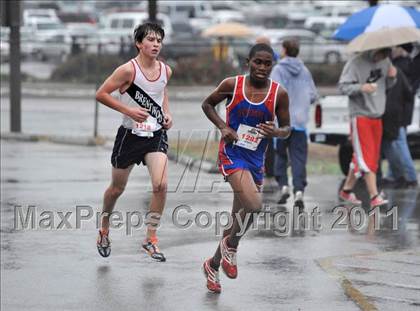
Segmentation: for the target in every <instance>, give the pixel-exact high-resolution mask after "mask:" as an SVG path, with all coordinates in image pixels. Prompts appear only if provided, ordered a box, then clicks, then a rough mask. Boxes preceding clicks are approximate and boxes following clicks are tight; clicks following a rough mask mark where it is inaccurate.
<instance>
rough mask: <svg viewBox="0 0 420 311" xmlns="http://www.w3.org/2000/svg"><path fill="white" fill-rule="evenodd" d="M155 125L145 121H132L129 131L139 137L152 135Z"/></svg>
mask: <svg viewBox="0 0 420 311" xmlns="http://www.w3.org/2000/svg"><path fill="white" fill-rule="evenodd" d="M154 128H155V126H154V125H153V124H150V123H148V122H147V121H146V122H141V123H139V122H134V128H133V129H132V130H131V133H133V134H134V135H137V136H140V137H153V131H154Z"/></svg>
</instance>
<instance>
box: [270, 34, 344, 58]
mask: <svg viewBox="0 0 420 311" xmlns="http://www.w3.org/2000/svg"><path fill="white" fill-rule="evenodd" d="M264 34H265V35H266V36H267V37H269V38H270V39H271V42H272V46H273V48H274V49H275V50H276V51H280V50H281V48H282V42H283V41H284V40H286V39H297V40H299V42H300V52H299V57H300V58H301V59H302V60H303V61H305V62H308V63H329V64H335V63H338V62H342V61H344V60H346V59H347V55H346V52H345V44H343V43H340V42H338V41H334V40H327V39H325V38H324V37H322V36H320V35H317V34H316V33H314V32H312V31H310V30H307V29H267V30H266V31H264Z"/></svg>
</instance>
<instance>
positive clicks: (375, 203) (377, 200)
mask: <svg viewBox="0 0 420 311" xmlns="http://www.w3.org/2000/svg"><path fill="white" fill-rule="evenodd" d="M387 204H388V200H385V199H384V198H383V197H382V195H380V194H378V195H375V196H374V197H373V198H372V199H370V207H371V208H375V207H380V206H383V205H387Z"/></svg>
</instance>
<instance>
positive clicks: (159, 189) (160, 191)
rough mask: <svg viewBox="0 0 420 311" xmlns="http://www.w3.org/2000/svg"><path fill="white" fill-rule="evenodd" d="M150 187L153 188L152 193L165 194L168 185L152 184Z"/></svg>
mask: <svg viewBox="0 0 420 311" xmlns="http://www.w3.org/2000/svg"><path fill="white" fill-rule="evenodd" d="M152 187H153V193H157V194H166V190H167V189H168V184H167V182H166V181H160V182H153V183H152Z"/></svg>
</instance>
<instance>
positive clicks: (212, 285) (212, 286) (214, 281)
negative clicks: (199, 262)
mask: <svg viewBox="0 0 420 311" xmlns="http://www.w3.org/2000/svg"><path fill="white" fill-rule="evenodd" d="M211 260H212V258H209V259H207V260H206V261H205V262H204V263H203V273H204V276H205V277H206V278H207V288H208V290H209V291H211V292H213V293H217V294H219V293H220V292H221V291H222V287H221V286H220V280H219V271H217V270H216V269H213V268H212V267H211V265H210V261H211Z"/></svg>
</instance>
